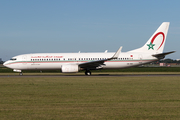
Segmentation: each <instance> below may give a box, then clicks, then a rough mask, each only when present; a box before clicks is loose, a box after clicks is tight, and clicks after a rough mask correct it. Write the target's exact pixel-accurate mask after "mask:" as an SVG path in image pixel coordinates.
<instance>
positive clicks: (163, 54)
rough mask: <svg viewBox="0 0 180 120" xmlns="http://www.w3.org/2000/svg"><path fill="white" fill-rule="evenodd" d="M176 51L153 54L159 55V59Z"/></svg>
mask: <svg viewBox="0 0 180 120" xmlns="http://www.w3.org/2000/svg"><path fill="white" fill-rule="evenodd" d="M174 52H176V51H171V52H166V53H160V54H154V55H152V56H153V57H157V58H159V59H163V58H164V57H165V56H166V55H168V54H171V53H174Z"/></svg>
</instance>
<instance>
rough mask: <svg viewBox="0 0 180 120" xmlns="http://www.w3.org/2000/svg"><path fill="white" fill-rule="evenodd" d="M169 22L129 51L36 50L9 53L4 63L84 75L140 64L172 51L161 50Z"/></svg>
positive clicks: (20, 67) (9, 66) (12, 67)
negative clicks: (98, 70) (46, 51)
mask: <svg viewBox="0 0 180 120" xmlns="http://www.w3.org/2000/svg"><path fill="white" fill-rule="evenodd" d="M168 29H169V22H163V23H162V24H161V25H160V27H159V28H158V29H157V30H156V31H155V33H154V34H153V35H152V36H151V37H150V39H149V40H148V41H147V42H146V44H144V46H142V47H140V48H138V49H135V50H131V51H128V52H121V49H122V47H120V48H119V49H118V50H117V52H115V53H113V52H107V51H105V52H103V53H80V52H79V53H35V54H23V55H18V56H15V57H12V58H11V59H10V60H8V61H6V62H5V63H4V64H3V65H4V66H6V67H8V68H11V69H13V71H14V72H20V75H23V73H22V71H23V70H40V71H41V70H61V72H62V73H76V72H79V71H81V70H84V71H85V75H91V70H97V69H120V68H128V67H134V66H139V65H143V64H146V63H150V62H154V61H158V60H160V59H163V58H164V57H165V56H166V55H168V54H171V53H174V52H175V51H171V52H165V53H164V52H163V49H164V45H165V41H166V37H167V32H168Z"/></svg>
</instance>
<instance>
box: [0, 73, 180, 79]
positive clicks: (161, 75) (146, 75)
mask: <svg viewBox="0 0 180 120" xmlns="http://www.w3.org/2000/svg"><path fill="white" fill-rule="evenodd" d="M165 76H167V77H169V76H177V77H180V74H117V75H113V74H96V75H91V76H87V75H22V76H19V75H0V78H2V77H165Z"/></svg>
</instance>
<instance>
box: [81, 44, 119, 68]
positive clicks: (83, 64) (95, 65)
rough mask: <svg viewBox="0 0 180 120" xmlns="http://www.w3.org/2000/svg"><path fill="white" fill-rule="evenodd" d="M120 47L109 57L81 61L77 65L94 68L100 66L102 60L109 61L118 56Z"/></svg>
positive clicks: (102, 62) (102, 63)
mask: <svg viewBox="0 0 180 120" xmlns="http://www.w3.org/2000/svg"><path fill="white" fill-rule="evenodd" d="M121 49H122V46H121V47H120V48H119V49H118V51H117V52H116V53H115V54H114V55H113V56H112V57H111V58H108V59H103V60H97V61H91V62H85V63H81V64H79V67H81V68H89V69H94V68H96V67H99V66H101V65H104V62H105V61H109V60H112V59H117V58H118V56H119V54H120V53H121Z"/></svg>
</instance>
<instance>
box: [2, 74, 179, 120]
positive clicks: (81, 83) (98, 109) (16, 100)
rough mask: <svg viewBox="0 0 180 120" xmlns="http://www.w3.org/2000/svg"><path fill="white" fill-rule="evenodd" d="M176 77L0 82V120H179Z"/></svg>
mask: <svg viewBox="0 0 180 120" xmlns="http://www.w3.org/2000/svg"><path fill="white" fill-rule="evenodd" d="M179 84H180V77H73V76H72V77H1V78H0V119H1V120H7V119H9V120H13V119H15V120H24V119H33V120H39V119H44V120H55V119H60V120H62V119H68V120H72V119H73V120H81V119H82V120H85V119H86V120H88V119H89V120H91V119H102V120H104V119H117V120H118V119H138V120H139V119H142V120H144V119H162V120H164V119H168V120H169V119H179V118H180V91H179V88H180V87H179Z"/></svg>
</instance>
